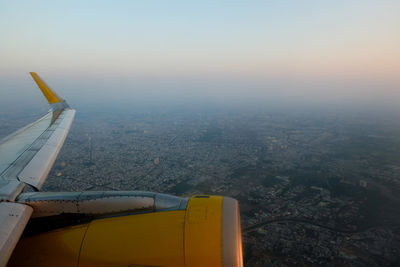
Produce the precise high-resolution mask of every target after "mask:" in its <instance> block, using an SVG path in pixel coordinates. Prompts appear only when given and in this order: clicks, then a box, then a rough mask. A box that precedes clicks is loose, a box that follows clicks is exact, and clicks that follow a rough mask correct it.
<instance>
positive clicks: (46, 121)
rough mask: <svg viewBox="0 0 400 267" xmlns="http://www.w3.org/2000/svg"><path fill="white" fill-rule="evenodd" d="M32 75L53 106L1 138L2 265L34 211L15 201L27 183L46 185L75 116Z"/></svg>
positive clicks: (0, 244) (0, 230)
mask: <svg viewBox="0 0 400 267" xmlns="http://www.w3.org/2000/svg"><path fill="white" fill-rule="evenodd" d="M30 74H31V75H32V78H33V79H34V80H35V82H36V84H37V85H38V87H39V88H40V90H41V91H42V93H43V95H44V96H45V97H46V99H47V101H48V102H49V104H50V107H51V109H50V111H49V113H47V114H46V115H45V116H43V117H42V118H40V119H39V120H37V121H35V122H33V123H31V124H29V125H27V126H25V127H24V128H22V129H20V130H18V131H16V132H15V133H13V134H11V135H9V136H7V137H6V138H4V139H3V140H1V141H0V259H2V260H1V261H0V266H3V265H4V264H6V263H7V260H8V258H9V256H10V255H11V252H12V251H13V249H14V247H15V245H16V243H17V241H18V239H19V237H20V235H21V234H22V231H23V230H24V228H25V226H26V223H27V222H28V220H29V218H30V216H31V213H32V209H31V208H30V207H29V206H27V205H23V204H18V203H12V202H14V201H15V199H16V198H17V197H18V195H19V194H20V193H21V192H22V190H23V189H24V187H25V186H26V184H28V185H31V186H32V187H34V188H35V189H36V190H39V189H40V188H41V187H42V185H43V183H44V181H45V180H46V178H47V175H48V173H49V171H50V169H51V167H52V166H53V164H54V161H55V159H56V157H57V155H58V153H59V152H60V149H61V147H62V145H63V143H64V141H65V138H66V137H67V134H68V132H69V129H70V127H71V124H72V121H73V119H74V116H75V110H74V109H72V108H71V107H70V106H69V105H68V104H67V102H66V101H65V100H64V99H63V98H61V97H60V96H58V95H57V94H56V93H55V92H54V91H53V90H51V89H50V87H49V86H47V85H46V83H45V82H44V81H43V80H42V79H41V78H40V77H39V76H38V75H37V74H36V73H34V72H31V73H30ZM10 202H11V203H10ZM14 213H15V214H14Z"/></svg>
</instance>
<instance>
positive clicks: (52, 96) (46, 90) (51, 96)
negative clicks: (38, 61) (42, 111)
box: [30, 72, 63, 104]
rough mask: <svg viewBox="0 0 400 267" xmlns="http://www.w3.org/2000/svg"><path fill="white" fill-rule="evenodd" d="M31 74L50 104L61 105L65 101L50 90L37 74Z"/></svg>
mask: <svg viewBox="0 0 400 267" xmlns="http://www.w3.org/2000/svg"><path fill="white" fill-rule="evenodd" d="M30 74H31V75H32V78H33V79H34V80H35V82H36V84H37V85H38V86H39V88H40V90H42V93H43V95H44V96H45V97H46V99H47V101H48V102H49V104H54V103H60V102H61V101H62V100H63V99H62V98H61V97H59V96H58V95H57V94H56V93H55V92H53V91H51V90H50V88H49V87H48V86H47V85H46V83H45V82H44V81H42V79H40V77H39V75H37V74H36V72H30Z"/></svg>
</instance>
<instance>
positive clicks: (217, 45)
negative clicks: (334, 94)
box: [0, 0, 400, 93]
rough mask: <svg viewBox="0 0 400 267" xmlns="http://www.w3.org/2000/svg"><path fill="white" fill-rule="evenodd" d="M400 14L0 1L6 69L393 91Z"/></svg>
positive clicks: (379, 9) (287, 5)
mask: <svg viewBox="0 0 400 267" xmlns="http://www.w3.org/2000/svg"><path fill="white" fill-rule="evenodd" d="M398 14H400V2H398V1H389V0H387V1H360V0H356V1H324V2H318V1H298V2H293V1H275V2H274V1H264V2H261V1H257V2H256V1H252V2H249V1H238V2H230V1H220V2H218V3H216V2H214V1H201V2H186V1H167V2H157V1H144V2H137V1H113V2H109V1H93V2H92V1H84V2H82V1H66V2H58V1H57V2H54V1H35V2H30V1H2V2H1V3H0V25H1V26H0V36H1V44H0V46H1V49H0V58H1V61H0V71H1V74H0V76H1V77H2V79H3V80H4V79H5V80H7V79H9V80H12V79H18V78H19V77H23V76H24V75H26V73H27V72H29V71H36V72H38V73H42V74H43V75H47V76H49V75H51V76H53V77H59V78H60V79H62V77H66V76H68V77H76V78H77V79H78V80H82V79H84V78H85V77H86V78H87V79H88V80H90V79H92V80H95V79H97V78H98V79H104V77H109V79H111V80H113V79H125V80H129V79H130V77H132V76H133V77H141V78H142V79H152V78H154V79H156V80H157V79H161V80H162V79H167V80H168V79H176V80H179V79H192V80H193V81H198V80H202V79H205V80H210V79H211V80H214V79H218V80H224V81H229V80H232V82H235V81H236V80H237V79H243V80H250V81H252V80H256V81H263V82H265V83H269V82H270V81H271V80H273V81H276V80H282V81H285V82H287V81H293V82H296V81H300V82H301V81H306V83H307V84H309V83H312V82H313V81H321V83H323V80H326V81H332V80H335V81H336V82H337V83H338V84H340V83H343V82H346V81H356V82H360V81H361V82H363V83H366V84H369V83H371V82H384V83H385V86H378V87H379V88H380V89H379V90H384V91H385V92H389V93H393V92H395V93H396V91H398V89H399V85H400V78H399V77H400V16H399V15H398ZM387 84H389V85H388V86H386V85H387ZM91 86H96V85H95V83H93V84H91ZM227 87H229V86H227ZM317 87H318V85H315V86H314V87H313V88H317ZM383 87H384V88H383ZM0 90H3V89H0ZM88 90H89V89H88ZM205 90H207V89H205ZM315 90H317V89H315ZM376 90H378V89H376ZM369 91H371V89H370V90H369ZM372 91H373V90H372ZM372 91H371V92H372ZM223 92H224V93H226V92H229V89H227V88H225V89H224V90H223Z"/></svg>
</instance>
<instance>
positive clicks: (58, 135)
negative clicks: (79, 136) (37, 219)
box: [18, 109, 75, 189]
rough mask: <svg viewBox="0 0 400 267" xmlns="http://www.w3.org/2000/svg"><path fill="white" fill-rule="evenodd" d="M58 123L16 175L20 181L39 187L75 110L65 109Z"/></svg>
mask: <svg viewBox="0 0 400 267" xmlns="http://www.w3.org/2000/svg"><path fill="white" fill-rule="evenodd" d="M63 113H66V114H65V115H64V116H63V118H58V120H59V119H61V120H62V121H61V122H60V124H59V125H58V126H57V128H55V130H54V131H53V133H52V135H51V136H50V138H49V139H48V140H47V142H46V143H45V144H44V145H43V146H42V147H41V148H40V150H39V151H38V152H37V153H36V154H35V156H34V157H33V158H32V160H31V161H30V162H29V163H28V165H26V167H25V168H24V169H23V170H22V171H21V173H20V174H19V175H18V178H19V180H20V181H22V182H25V183H27V184H30V185H32V186H34V187H35V188H37V189H40V188H41V187H42V185H43V183H44V181H45V179H46V177H47V175H48V174H49V172H50V169H51V167H52V166H53V163H54V161H55V160H56V158H57V155H58V153H59V152H60V149H61V147H62V145H63V143H64V141H65V138H66V137H67V134H68V131H69V129H70V127H71V124H72V121H73V118H74V115H75V110H72V109H71V110H66V111H64V112H63Z"/></svg>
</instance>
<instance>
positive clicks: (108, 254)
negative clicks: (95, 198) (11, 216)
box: [9, 196, 243, 267]
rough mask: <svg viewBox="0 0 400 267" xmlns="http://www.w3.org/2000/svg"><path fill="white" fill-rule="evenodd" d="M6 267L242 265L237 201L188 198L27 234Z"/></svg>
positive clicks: (200, 197)
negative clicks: (176, 206) (178, 206)
mask: <svg viewBox="0 0 400 267" xmlns="http://www.w3.org/2000/svg"><path fill="white" fill-rule="evenodd" d="M9 266H57V267H61V266H79V267H80V266H132V267H133V266H136V267H138V266H153V267H154V266H172V267H179V266H201V267H208V266H210V267H211V266H215V267H217V266H229V267H235V266H243V263H242V241H241V230H240V216H239V207H238V203H237V201H236V200H234V199H232V198H228V197H220V196H194V197H191V198H190V199H189V201H188V203H187V206H186V209H182V210H164V211H157V212H147V213H141V214H137V213H136V214H132V215H123V216H116V217H112V216H110V217H107V218H102V219H94V220H92V221H90V222H88V223H85V224H80V225H76V226H70V227H64V228H60V229H57V230H52V231H48V232H45V233H40V234H36V235H31V236H27V237H24V238H22V239H21V240H20V242H19V244H18V245H17V247H16V249H15V251H14V253H13V255H12V257H11V259H10V262H9Z"/></svg>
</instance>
